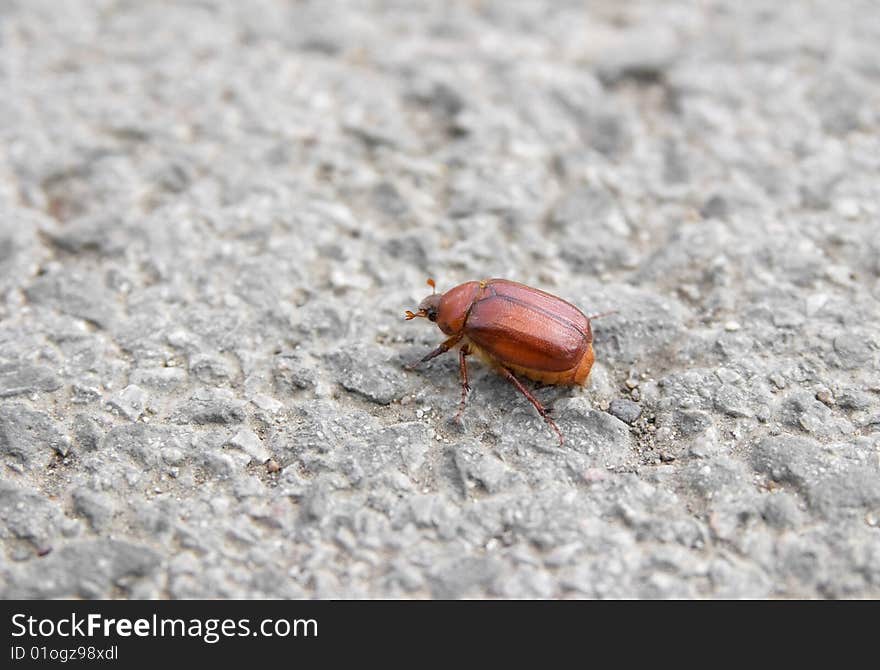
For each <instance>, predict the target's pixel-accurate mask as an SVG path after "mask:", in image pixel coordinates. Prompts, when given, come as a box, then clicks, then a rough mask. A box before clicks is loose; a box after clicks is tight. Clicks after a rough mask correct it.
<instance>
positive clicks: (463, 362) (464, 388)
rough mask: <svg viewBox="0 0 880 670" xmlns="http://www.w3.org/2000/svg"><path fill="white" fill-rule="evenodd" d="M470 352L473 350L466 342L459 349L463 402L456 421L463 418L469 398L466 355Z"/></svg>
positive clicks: (469, 388) (469, 387)
mask: <svg viewBox="0 0 880 670" xmlns="http://www.w3.org/2000/svg"><path fill="white" fill-rule="evenodd" d="M469 353H471V351H470V349H468V345H466V344H465V345H464V346H463V347H462V348H461V349H459V350H458V367H459V371H460V372H461V404H460V405H459V408H458V414H456V415H455V421H458V420H459V419H461V414H462V412H464V401H465V400H466V399H467V394H468V391H470V390H471V386H470V384H468V369H467V360H465V356H467V355H468V354H469Z"/></svg>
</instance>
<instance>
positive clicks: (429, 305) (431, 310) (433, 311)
mask: <svg viewBox="0 0 880 670" xmlns="http://www.w3.org/2000/svg"><path fill="white" fill-rule="evenodd" d="M428 286H430V287H431V289H433V292H432V293H431V295H429V296H428V297H427V298H425V299H424V300H422V301H421V302H420V303H419V311H417V312H416V313H415V314H413V313H412V312H410V311H409V310H406V312H405V314H406V320H407V321H409V320H410V319H415V318H416V317H424V318H426V319H428V320H429V321H436V320H437V312H438V311H439V309H440V300H442V299H443V296H442V295H437V285H436V284H435V283H434V280H433V279H429V280H428Z"/></svg>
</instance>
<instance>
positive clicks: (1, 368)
mask: <svg viewBox="0 0 880 670" xmlns="http://www.w3.org/2000/svg"><path fill="white" fill-rule="evenodd" d="M59 388H61V381H60V380H59V379H58V377H57V376H56V375H55V373H53V372H52V371H51V370H50V369H49V368H46V367H44V366H40V365H29V364H27V363H7V364H0V398H9V397H11V396H17V395H26V394H30V393H51V392H52V391H57V390H58V389H59Z"/></svg>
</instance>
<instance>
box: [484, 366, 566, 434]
mask: <svg viewBox="0 0 880 670" xmlns="http://www.w3.org/2000/svg"><path fill="white" fill-rule="evenodd" d="M498 371H499V372H500V373H501V374H502V375H504V377H505V379H507V381H509V382H510V383H511V384H513V385H514V386H515V387H516V388H517V390H518V391H519V392H520V393H522V394H523V395H524V396H525V397H526V399H527V400H528V401H529V402H530V403H532V405H534V406H535V409H536V410H538V414H540V415H541V416H542V417H543V418H544V421H546V422H547V423H548V424H549V425H550V427H551V428H552V429H553V430H555V431H556V434H557V435H558V436H559V444H560V446H561V445H562V444H564V442H565V440H564V439H563V438H562V431H560V430H559V426H557V425H556V422H555V421H554V420H553V419H551V418H550V412H549V411H548V410H547V409H545V408H544V405H542V404H541V403H540V402H539V401H538V399H537V398H536V397H535V396H533V395H532V394H531V393H530V392H529V390H528V389H527V388H526V387H525V386H523V385H522V383H520V381H519V379H517V378H516V377H514V376H513V373H512V372H511V371H510V370H508V369H507V368H505V367H502V366H499V367H498Z"/></svg>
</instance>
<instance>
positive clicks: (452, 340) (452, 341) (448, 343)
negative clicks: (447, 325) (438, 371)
mask: <svg viewBox="0 0 880 670" xmlns="http://www.w3.org/2000/svg"><path fill="white" fill-rule="evenodd" d="M460 339H461V335H453V336H452V337H449V338H447V339H445V340H444V341H443V342H442V343H441V344H440V346H439V347H437V348H436V349H434V350H433V351H431V352H429V353H427V354H425V355H424V356H422V357H421V358H420V359H419V360H417V361H414V362H412V363H410V364H409V365H407V366H406V369H407V370H415V369H416V368H417V367H418V366H419V365H421V364H422V363H426V362H428V361H430V360H431V359H432V358H436V357H437V356H439V355H440V354H445V353H446V352H447V351H449V350H450V349H452V347H454V346H455V345H456V344H458V341H459V340H460Z"/></svg>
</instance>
